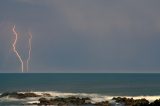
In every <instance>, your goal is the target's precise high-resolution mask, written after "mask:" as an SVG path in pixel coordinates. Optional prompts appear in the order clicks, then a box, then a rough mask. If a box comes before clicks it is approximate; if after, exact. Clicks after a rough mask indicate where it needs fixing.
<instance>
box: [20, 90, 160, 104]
mask: <svg viewBox="0 0 160 106" xmlns="http://www.w3.org/2000/svg"><path fill="white" fill-rule="evenodd" d="M21 93H26V92H21ZM30 93H35V94H37V95H44V94H50V95H51V96H52V98H56V97H63V98H67V97H70V96H75V97H89V98H90V99H91V101H92V103H97V102H102V101H106V100H107V101H112V98H113V97H126V98H133V99H142V98H145V99H147V100H148V101H149V102H153V101H155V100H156V99H160V95H154V96H141V95H140V96H118V95H117V96H110V95H101V94H94V93H64V92H58V91H45V92H41V91H37V92H34V91H31V92H30Z"/></svg>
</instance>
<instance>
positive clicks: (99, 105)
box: [95, 101, 110, 106]
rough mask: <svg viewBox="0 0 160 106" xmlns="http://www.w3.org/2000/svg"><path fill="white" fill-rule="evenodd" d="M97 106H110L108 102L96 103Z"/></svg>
mask: <svg viewBox="0 0 160 106" xmlns="http://www.w3.org/2000/svg"><path fill="white" fill-rule="evenodd" d="M95 105H96V106H110V104H109V102H108V101H104V102H98V103H95Z"/></svg>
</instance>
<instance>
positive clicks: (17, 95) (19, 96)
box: [0, 92, 40, 99]
mask: <svg viewBox="0 0 160 106" xmlns="http://www.w3.org/2000/svg"><path fill="white" fill-rule="evenodd" d="M6 96H8V97H12V98H17V99H24V98H27V97H40V95H37V94H34V93H18V92H11V93H10V92H6V93H3V94H2V95H1V96H0V97H6Z"/></svg>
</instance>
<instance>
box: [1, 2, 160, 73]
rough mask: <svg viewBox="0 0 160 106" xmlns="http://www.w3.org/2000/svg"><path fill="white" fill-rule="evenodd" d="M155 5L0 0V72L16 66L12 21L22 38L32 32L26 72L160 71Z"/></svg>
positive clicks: (159, 25) (158, 18) (158, 22)
mask: <svg viewBox="0 0 160 106" xmlns="http://www.w3.org/2000/svg"><path fill="white" fill-rule="evenodd" d="M159 3H160V1H159V0H155V1H150V0H141V1H139V0H121V1H119V0H115V1H112V0H107V1H106V0H100V1H97V0H85V1H82V0H54V1H51V0H38V1H37V0H12V1H10V0H5V1H0V13H1V17H0V28H1V29H0V72H17V69H18V68H19V67H18V66H19V64H18V63H17V62H18V61H17V59H16V57H15V55H14V54H13V53H12V51H11V50H10V45H11V41H12V40H11V39H12V32H11V26H12V25H13V24H16V26H17V30H18V31H19V32H20V34H21V37H22V38H24V39H26V34H25V33H26V32H27V30H28V29H30V30H31V31H32V33H33V52H32V59H31V72H159V69H160V67H159V66H160V56H159V54H160V49H159V45H160V43H159V40H160V36H159V34H160V13H159V10H160V7H159V5H158V4H159ZM24 39H21V41H20V42H19V49H20V50H22V49H23V51H22V53H23V57H24V58H25V57H26V55H27V54H26V53H25V50H24V48H23V46H22V47H21V46H20V45H22V44H26V43H24V42H26V41H25V40H24ZM22 41H23V42H22ZM11 70H15V71H11Z"/></svg>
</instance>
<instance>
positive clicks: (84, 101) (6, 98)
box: [0, 91, 160, 106]
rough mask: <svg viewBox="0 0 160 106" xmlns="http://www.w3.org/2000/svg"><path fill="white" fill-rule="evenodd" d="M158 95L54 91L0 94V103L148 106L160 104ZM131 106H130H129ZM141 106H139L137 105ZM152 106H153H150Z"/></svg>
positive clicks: (56, 105)
mask: <svg viewBox="0 0 160 106" xmlns="http://www.w3.org/2000/svg"><path fill="white" fill-rule="evenodd" d="M159 99H160V95H156V96H107V95H100V94H88V93H62V92H56V91H46V92H40V91H39V92H38V91H37V92H33V91H30V92H4V93H1V94H0V103H3V102H7V103H9V102H11V103H12V102H15V101H16V102H19V103H20V104H23V105H45V104H47V105H55V106H59V105H58V104H63V105H61V106H65V105H67V104H71V105H80V106H83V105H86V106H88V105H91V106H128V105H124V104H127V103H128V102H129V103H131V104H134V103H141V102H145V103H146V104H148V105H147V106H150V104H153V103H154V102H155V101H159V103H160V100H159ZM159 105H160V104H159ZM69 106H70V105H69ZM131 106H132V105H131ZM133 106H134V105H133ZM138 106H141V105H138ZM142 106H146V105H142ZM152 106H154V105H152Z"/></svg>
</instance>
